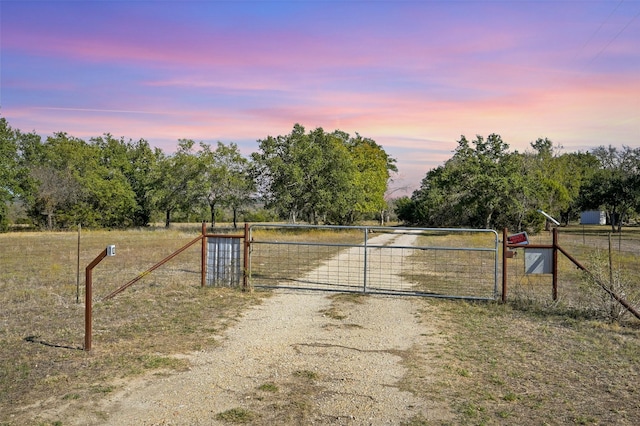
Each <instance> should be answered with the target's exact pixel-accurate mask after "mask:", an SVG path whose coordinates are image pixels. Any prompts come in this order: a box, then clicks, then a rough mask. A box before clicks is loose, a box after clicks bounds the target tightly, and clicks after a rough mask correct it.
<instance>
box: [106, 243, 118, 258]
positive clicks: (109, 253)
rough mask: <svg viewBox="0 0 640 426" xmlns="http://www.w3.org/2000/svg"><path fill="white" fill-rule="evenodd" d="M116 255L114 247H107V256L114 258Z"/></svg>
mask: <svg viewBox="0 0 640 426" xmlns="http://www.w3.org/2000/svg"><path fill="white" fill-rule="evenodd" d="M115 255H116V246H114V245H111V246H107V256H115Z"/></svg>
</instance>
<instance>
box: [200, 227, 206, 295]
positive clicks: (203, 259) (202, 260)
mask: <svg viewBox="0 0 640 426" xmlns="http://www.w3.org/2000/svg"><path fill="white" fill-rule="evenodd" d="M206 235H207V222H204V221H203V222H202V249H201V252H200V275H201V278H200V287H204V286H206V285H207V237H206Z"/></svg>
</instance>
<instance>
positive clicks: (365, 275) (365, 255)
mask: <svg viewBox="0 0 640 426" xmlns="http://www.w3.org/2000/svg"><path fill="white" fill-rule="evenodd" d="M368 241H369V228H364V271H363V276H362V280H363V288H362V292H363V293H366V292H367V269H368V268H367V252H368V251H369V249H368V248H367V243H368Z"/></svg>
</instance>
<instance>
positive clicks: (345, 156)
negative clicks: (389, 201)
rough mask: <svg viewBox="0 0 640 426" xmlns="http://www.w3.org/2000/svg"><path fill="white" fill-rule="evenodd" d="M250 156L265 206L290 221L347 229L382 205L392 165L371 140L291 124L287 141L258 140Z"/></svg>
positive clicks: (275, 139)
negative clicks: (325, 224)
mask: <svg viewBox="0 0 640 426" xmlns="http://www.w3.org/2000/svg"><path fill="white" fill-rule="evenodd" d="M259 143H260V152H258V153H254V154H253V155H252V159H253V169H254V172H255V174H254V175H255V177H256V181H257V183H258V188H259V190H260V193H261V194H262V195H263V197H264V198H265V200H266V202H267V206H268V207H273V208H275V209H276V210H277V211H278V212H279V213H280V214H281V216H283V217H288V218H289V219H290V220H292V221H294V222H295V221H296V219H297V218H298V217H300V216H302V217H305V218H306V219H307V220H308V221H309V222H312V223H318V222H319V220H321V219H322V220H324V221H325V222H327V221H328V222H331V223H339V224H349V223H353V222H354V221H355V220H356V219H357V217H358V216H359V214H361V213H366V212H376V211H379V210H381V209H382V208H383V207H382V206H383V205H384V192H385V191H386V185H387V181H388V178H389V171H390V170H394V169H395V165H394V162H395V160H393V159H391V158H390V157H389V156H388V155H387V154H386V153H385V152H384V150H383V149H382V148H381V147H380V146H379V145H377V144H376V143H375V142H374V141H373V140H371V139H367V138H362V137H360V136H359V135H356V137H355V138H351V137H350V136H349V135H348V134H347V133H344V132H341V131H334V132H333V133H326V132H325V131H324V130H323V129H322V128H317V129H315V130H313V131H311V132H309V133H308V134H307V133H305V129H304V127H302V126H301V125H299V124H296V125H295V126H294V128H293V131H292V132H291V133H290V134H289V135H286V136H278V137H276V138H274V137H271V136H269V137H267V138H266V139H264V140H261V141H259Z"/></svg>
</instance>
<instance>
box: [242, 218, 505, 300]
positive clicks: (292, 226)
mask: <svg viewBox="0 0 640 426" xmlns="http://www.w3.org/2000/svg"><path fill="white" fill-rule="evenodd" d="M245 227H246V224H245ZM254 227H265V228H266V227H272V228H278V227H280V228H283V229H286V228H289V229H295V228H299V229H347V230H348V229H355V230H361V231H363V234H364V239H363V242H362V243H361V244H326V245H333V246H345V247H362V248H364V254H363V270H364V274H363V282H362V288H363V291H362V293H365V294H366V293H367V276H368V274H367V269H368V260H367V258H368V253H367V252H368V250H367V249H369V248H385V247H386V248H406V249H420V248H421V247H418V246H416V247H413V246H377V245H369V244H368V240H369V238H368V236H369V231H375V230H382V231H384V232H389V231H393V230H398V231H427V232H429V231H432V232H456V233H463V232H469V233H488V234H493V236H494V240H493V247H492V248H489V247H484V248H470V247H467V248H459V247H453V248H452V247H422V249H429V250H448V251H451V250H456V251H487V252H493V253H494V255H493V297H474V296H455V295H434V294H428V293H417V292H414V293H401V292H394V291H391V290H389V291H388V292H375V293H374V294H390V295H395V296H422V297H436V298H446V299H465V300H498V297H499V295H498V274H499V262H500V258H499V248H500V238H499V234H498V232H496V231H495V230H494V229H471V228H413V227H386V226H344V225H309V224H276V223H273V224H271V223H256V224H251V225H250V226H249V232H248V235H247V240H246V241H247V245H250V244H260V243H268V242H259V241H253V237H252V236H251V230H252V229H253V228H254ZM278 244H285V243H278ZM286 244H290V245H305V244H313V243H311V242H309V243H286ZM316 244H317V243H316ZM322 245H325V244H322ZM248 258H249V263H248V269H247V271H248V273H247V274H246V275H248V276H251V256H250V254H249V255H248ZM245 259H247V257H245ZM246 275H245V276H246ZM250 285H251V286H253V284H250ZM265 287H272V286H265ZM309 290H310V289H309ZM325 291H338V292H340V290H325Z"/></svg>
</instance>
